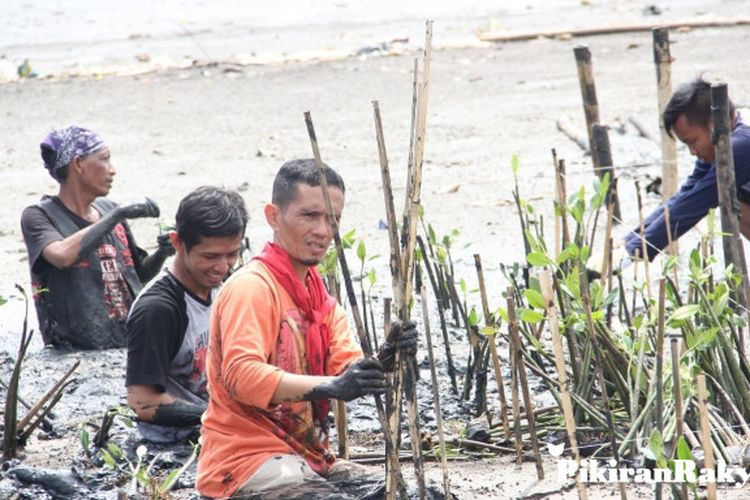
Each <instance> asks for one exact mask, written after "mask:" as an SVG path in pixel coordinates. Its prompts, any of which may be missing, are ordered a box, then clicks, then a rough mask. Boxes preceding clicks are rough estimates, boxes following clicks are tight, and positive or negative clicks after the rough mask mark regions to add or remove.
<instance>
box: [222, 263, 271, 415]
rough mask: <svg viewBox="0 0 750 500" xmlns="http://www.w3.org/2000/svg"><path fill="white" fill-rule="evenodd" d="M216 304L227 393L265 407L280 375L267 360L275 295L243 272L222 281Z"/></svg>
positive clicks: (267, 405)
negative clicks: (222, 287)
mask: <svg viewBox="0 0 750 500" xmlns="http://www.w3.org/2000/svg"><path fill="white" fill-rule="evenodd" d="M216 308H217V309H216V314H217V315H218V317H217V319H218V321H217V326H218V328H219V330H220V335H221V372H222V375H223V376H222V380H223V384H224V385H225V388H226V391H227V393H228V394H229V395H230V396H231V397H232V398H234V399H236V400H237V401H239V402H240V403H243V404H245V405H250V406H256V407H258V408H268V407H269V405H270V402H271V398H272V397H273V394H274V392H275V391H276V388H277V387H278V385H279V382H280V381H281V377H282V376H283V371H282V370H281V369H280V368H278V367H276V366H274V365H272V364H270V363H269V360H270V359H271V354H272V352H273V349H274V347H275V344H276V339H277V337H278V328H279V316H280V313H279V309H280V306H279V299H278V296H276V295H275V294H274V293H273V291H272V289H271V286H270V284H269V283H268V282H267V281H265V280H264V279H263V278H262V277H261V276H259V275H258V274H256V273H246V274H243V275H241V276H236V279H232V280H230V281H229V282H228V283H227V284H226V285H225V287H224V289H222V291H221V293H220V296H219V298H218V300H217V304H216Z"/></svg>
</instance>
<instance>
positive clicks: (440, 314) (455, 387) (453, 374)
mask: <svg viewBox="0 0 750 500" xmlns="http://www.w3.org/2000/svg"><path fill="white" fill-rule="evenodd" d="M417 244H418V245H419V248H420V250H421V251H422V258H423V259H424V263H425V268H427V277H428V278H429V280H430V284H431V285H432V289H433V290H434V291H435V299H436V300H437V303H438V317H439V318H440V330H441V331H442V333H443V347H444V348H445V358H446V360H447V362H448V376H450V379H451V387H452V388H453V393H454V394H458V384H457V383H456V367H455V366H454V365H453V356H452V355H451V344H450V339H449V338H448V326H447V324H446V322H445V310H444V308H443V299H442V298H441V297H440V293H439V289H438V284H437V283H436V281H435V276H434V275H433V272H432V266H431V265H430V259H429V257H428V256H427V252H425V245H424V241H422V238H421V237H419V236H417Z"/></svg>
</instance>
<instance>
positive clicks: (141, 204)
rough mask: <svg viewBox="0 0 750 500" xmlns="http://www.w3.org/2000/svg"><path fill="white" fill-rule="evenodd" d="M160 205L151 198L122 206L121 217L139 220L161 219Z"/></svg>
mask: <svg viewBox="0 0 750 500" xmlns="http://www.w3.org/2000/svg"><path fill="white" fill-rule="evenodd" d="M160 213H161V212H160V211H159V205H157V204H156V202H155V201H154V200H152V199H151V198H144V199H143V201H136V202H134V203H128V204H127V205H121V206H120V215H121V216H122V217H124V218H126V219H138V218H141V217H159V214H160Z"/></svg>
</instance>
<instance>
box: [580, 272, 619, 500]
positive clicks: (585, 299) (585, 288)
mask: <svg viewBox="0 0 750 500" xmlns="http://www.w3.org/2000/svg"><path fill="white" fill-rule="evenodd" d="M578 279H579V287H580V291H581V302H582V305H583V313H584V314H585V315H586V325H587V326H588V329H589V334H590V338H591V345H592V347H593V348H594V359H595V360H596V373H597V376H598V378H599V389H600V390H601V393H602V402H603V403H604V416H605V418H606V420H607V428H608V429H609V441H610V445H611V446H612V456H613V458H614V459H615V462H617V463H619V462H620V456H619V454H618V452H617V439H616V437H615V426H614V423H613V421H612V411H611V409H610V407H609V392H608V389H607V382H606V380H605V378H604V359H603V357H602V351H601V348H600V347H599V341H598V340H597V333H596V328H594V318H593V315H592V314H591V299H590V298H589V282H588V280H587V279H586V270H585V269H584V268H581V270H580V274H579V278H578ZM617 484H618V486H619V489H620V498H621V499H622V500H627V498H628V495H627V493H626V492H625V484H624V483H622V482H619V483H617Z"/></svg>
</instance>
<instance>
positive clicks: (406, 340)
mask: <svg viewBox="0 0 750 500" xmlns="http://www.w3.org/2000/svg"><path fill="white" fill-rule="evenodd" d="M418 336H419V332H418V330H417V324H416V323H415V322H413V321H405V322H403V323H401V322H400V321H394V322H393V323H391V331H390V332H389V333H388V337H387V338H386V340H385V342H383V344H382V345H381V346H380V349H379V350H378V359H379V360H380V362H381V363H383V369H384V370H385V371H387V372H390V371H393V369H394V364H395V361H396V352H397V351H398V352H400V353H401V354H402V355H404V356H413V355H415V354H416V353H417V337H418Z"/></svg>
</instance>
